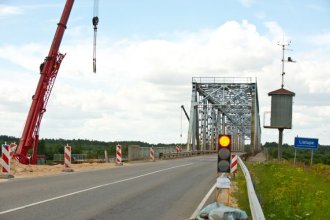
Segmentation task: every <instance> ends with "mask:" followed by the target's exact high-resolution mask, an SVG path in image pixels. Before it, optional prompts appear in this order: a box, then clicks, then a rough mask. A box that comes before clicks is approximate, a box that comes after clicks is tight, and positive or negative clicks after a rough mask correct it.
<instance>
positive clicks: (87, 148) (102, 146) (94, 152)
mask: <svg viewBox="0 0 330 220" xmlns="http://www.w3.org/2000/svg"><path fill="white" fill-rule="evenodd" d="M5 142H7V144H10V143H12V142H16V143H17V144H18V143H19V139H18V138H15V137H10V136H6V135H0V143H1V144H2V143H5ZM118 143H119V144H120V145H121V146H122V154H123V155H124V156H126V155H127V154H128V146H130V145H139V146H140V147H150V146H151V144H149V143H146V142H141V141H113V142H105V141H97V140H86V139H73V140H65V139H47V138H46V139H40V140H39V145H38V154H44V155H46V160H53V155H54V154H63V153H64V146H65V145H66V144H68V145H70V146H71V147H72V154H87V158H89V159H98V156H99V155H104V150H107V152H108V155H109V156H115V155H116V146H117V144H118ZM175 145H177V144H161V143H159V144H157V145H155V147H169V146H175ZM0 151H1V149H0Z"/></svg>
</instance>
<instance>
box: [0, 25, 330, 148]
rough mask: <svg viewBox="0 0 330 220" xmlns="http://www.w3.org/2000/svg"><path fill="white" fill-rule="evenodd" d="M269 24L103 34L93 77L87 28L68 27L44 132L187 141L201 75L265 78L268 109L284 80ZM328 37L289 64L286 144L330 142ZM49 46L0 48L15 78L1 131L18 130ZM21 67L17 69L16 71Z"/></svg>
mask: <svg viewBox="0 0 330 220" xmlns="http://www.w3.org/2000/svg"><path fill="white" fill-rule="evenodd" d="M265 26H266V28H267V30H268V32H267V33H266V34H264V35H263V34H261V33H260V32H259V31H258V30H257V28H256V26H255V25H254V24H251V23H250V22H248V21H245V20H243V21H240V22H238V21H229V22H226V23H224V24H222V25H220V26H219V27H216V28H214V29H204V30H201V31H197V32H182V33H178V32H176V33H173V34H169V35H170V36H169V37H166V36H165V37H162V38H155V39H149V40H139V39H136V38H134V39H129V38H127V39H123V40H121V41H117V42H111V40H110V39H108V38H106V37H105V36H100V38H99V41H98V54H97V73H96V74H93V73H92V38H91V37H92V36H88V37H86V35H83V34H81V30H83V28H81V27H76V28H73V30H72V31H73V32H71V33H70V30H69V29H68V30H67V32H68V33H66V35H65V37H66V40H65V42H64V43H63V45H62V46H61V51H62V52H67V55H66V57H65V59H64V60H63V63H62V66H61V69H60V71H59V74H58V77H57V80H56V82H55V86H54V88H53V92H52V94H51V97H50V100H49V104H48V107H47V112H46V113H45V115H44V120H43V122H42V124H41V137H52V138H60V137H61V138H88V139H98V140H107V141H110V140H112V141H114V140H142V141H148V142H152V143H158V142H164V143H172V142H180V141H183V142H185V141H186V138H187V137H186V134H187V129H188V123H187V120H186V119H185V118H184V117H183V119H182V123H183V128H182V129H183V131H182V132H183V138H182V139H180V133H181V127H180V126H181V109H180V106H181V105H182V104H183V105H184V106H185V107H186V109H187V111H188V113H189V112H190V101H191V100H190V99H191V78H192V77H198V76H200V77H210V76H211V77H253V78H254V77H258V86H259V87H258V91H259V99H260V106H261V109H260V115H261V117H262V115H263V112H264V111H267V110H269V109H270V97H268V96H267V93H268V92H270V91H272V90H275V89H278V88H279V87H280V84H281V82H280V80H281V62H280V58H279V57H280V55H281V48H280V47H279V46H278V45H277V44H276V42H277V40H278V39H282V35H283V30H282V28H281V26H279V25H278V24H277V23H275V22H267V23H265ZM279 37H280V38H279ZM326 43H327V42H326V41H324V42H323V44H320V46H317V47H316V48H314V49H313V50H309V51H304V52H303V53H297V54H296V55H297V57H295V58H296V59H297V60H298V62H297V63H294V64H291V63H290V64H287V65H286V72H287V74H286V76H285V87H286V88H288V89H290V90H292V91H294V92H296V96H295V98H294V102H295V103H294V119H293V127H294V129H293V130H288V131H285V139H284V141H285V142H288V143H291V140H293V137H294V136H295V135H297V134H299V135H303V134H306V135H310V136H316V137H317V136H320V137H321V136H322V137H323V138H322V141H324V142H325V143H329V142H330V138H328V137H327V135H325V130H326V129H328V130H329V129H330V126H329V124H330V120H329V119H328V118H329V117H328V113H327V112H329V106H330V104H329V101H328V97H329V93H330V91H329V88H330V82H329V80H328V79H329V77H328V73H327V70H328V69H330V66H329V63H330V62H329V58H328V56H326V55H325V54H326V53H325V51H324V50H320V48H322V47H323V46H324V45H325V44H326ZM47 48H48V46H47V45H41V44H39V43H35V42H34V43H33V42H31V43H29V44H27V45H19V46H15V45H4V46H2V47H0V62H10V63H11V65H10V66H8V67H6V68H7V69H3V70H2V71H4V72H8V73H10V75H8V74H6V76H5V77H3V78H2V79H1V82H4V83H6V85H7V87H2V88H0V100H1V102H0V111H1V115H0V120H1V121H3V123H1V125H0V128H1V133H6V134H9V135H15V136H18V135H19V134H20V133H21V130H20V129H22V125H23V124H24V122H25V117H26V116H27V111H28V108H29V105H30V104H31V96H32V94H33V92H34V90H35V87H36V84H37V81H38V79H39V73H38V68H39V64H40V63H41V62H42V60H43V59H44V57H45V55H46V53H47ZM1 54H2V55H1ZM3 54H6V55H3ZM17 66H19V67H20V71H13V70H12V68H15V67H17ZM15 69H16V68H15ZM2 75H4V74H1V76H2ZM310 105H313V108H309V107H308V106H310ZM314 117H315V118H314ZM318 118H322V120H321V121H320V120H319V119H318ZM318 124H322V125H321V126H318ZM313 127H314V128H313ZM5 131H6V132H5ZM264 141H277V133H276V132H274V130H265V129H264V130H263V142H264ZM322 143H323V142H322Z"/></svg>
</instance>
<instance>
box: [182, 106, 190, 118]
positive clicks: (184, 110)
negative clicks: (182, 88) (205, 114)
mask: <svg viewBox="0 0 330 220" xmlns="http://www.w3.org/2000/svg"><path fill="white" fill-rule="evenodd" d="M181 108H182V110H183V112H184V114H185V115H186V118H187V119H188V121H189V116H188V114H187V112H186V109H185V108H184V106H183V105H181Z"/></svg>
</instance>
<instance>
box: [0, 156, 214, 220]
mask: <svg viewBox="0 0 330 220" xmlns="http://www.w3.org/2000/svg"><path fill="white" fill-rule="evenodd" d="M215 179H216V157H215V156H201V157H194V158H185V159H176V160H168V161H158V162H155V163H153V162H148V163H138V164H134V165H132V166H125V165H124V166H122V167H116V168H113V169H104V170H97V171H89V172H75V173H63V174H60V175H53V176H47V177H37V178H28V179H12V180H10V181H7V182H2V183H0V219H1V220H2V219H161V220H163V219H188V218H189V217H190V216H191V214H192V213H193V212H194V211H195V209H196V207H197V206H198V204H199V203H200V201H201V200H202V198H203V197H204V195H205V194H206V193H207V192H208V190H209V189H210V188H211V187H212V186H213V185H214V183H215Z"/></svg>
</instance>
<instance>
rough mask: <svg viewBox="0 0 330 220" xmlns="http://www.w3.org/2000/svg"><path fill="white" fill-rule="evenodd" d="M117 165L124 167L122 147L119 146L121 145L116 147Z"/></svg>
mask: <svg viewBox="0 0 330 220" xmlns="http://www.w3.org/2000/svg"><path fill="white" fill-rule="evenodd" d="M116 165H123V162H122V154H121V145H119V144H118V145H117V147H116Z"/></svg>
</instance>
